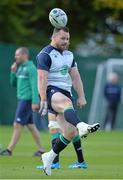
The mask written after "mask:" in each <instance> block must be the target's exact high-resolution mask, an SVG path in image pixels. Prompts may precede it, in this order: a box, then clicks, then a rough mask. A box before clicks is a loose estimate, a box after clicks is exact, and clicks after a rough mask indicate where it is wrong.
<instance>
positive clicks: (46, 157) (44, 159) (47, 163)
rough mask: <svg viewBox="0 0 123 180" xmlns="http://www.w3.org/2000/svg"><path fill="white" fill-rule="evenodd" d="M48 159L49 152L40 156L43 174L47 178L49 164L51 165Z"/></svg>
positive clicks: (49, 171)
mask: <svg viewBox="0 0 123 180" xmlns="http://www.w3.org/2000/svg"><path fill="white" fill-rule="evenodd" d="M49 157H50V154H49V152H48V153H44V154H42V162H43V167H44V168H43V170H44V173H45V174H46V175H47V176H51V164H52V161H51V160H50V158H49Z"/></svg>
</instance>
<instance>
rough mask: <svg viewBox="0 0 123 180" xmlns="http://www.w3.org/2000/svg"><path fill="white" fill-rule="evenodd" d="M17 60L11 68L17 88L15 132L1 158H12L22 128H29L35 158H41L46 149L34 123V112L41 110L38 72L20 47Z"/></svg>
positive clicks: (11, 75)
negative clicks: (33, 144)
mask: <svg viewBox="0 0 123 180" xmlns="http://www.w3.org/2000/svg"><path fill="white" fill-rule="evenodd" d="M15 59H16V62H14V63H13V64H12V66H11V74H10V82H11V84H12V85H13V86H15V87H17V99H18V103H17V109H16V115H15V120H14V124H13V126H14V130H13V134H12V138H11V141H10V143H9V145H8V146H7V149H5V150H3V151H2V152H0V155H1V156H11V155H12V151H13V149H14V147H15V145H16V144H17V142H18V141H19V138H20V136H21V132H22V128H23V127H24V126H27V128H28V129H29V131H30V132H31V134H32V136H33V138H34V141H35V143H36V145H37V148H38V151H36V152H35V153H34V156H41V155H42V153H44V149H43V147H42V144H41V142H40V133H39V131H38V129H37V128H36V126H35V124H34V123H33V111H37V110H38V109H39V96H38V88H37V71H36V67H35V65H34V64H33V62H32V61H29V51H28V49H27V48H25V47H20V48H18V49H17V50H16V51H15Z"/></svg>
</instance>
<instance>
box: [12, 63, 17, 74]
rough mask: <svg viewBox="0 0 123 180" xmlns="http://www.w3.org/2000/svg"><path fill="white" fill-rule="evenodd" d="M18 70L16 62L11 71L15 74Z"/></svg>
mask: <svg viewBox="0 0 123 180" xmlns="http://www.w3.org/2000/svg"><path fill="white" fill-rule="evenodd" d="M16 70H17V63H16V62H14V63H13V64H12V66H11V71H13V72H15V71H16Z"/></svg>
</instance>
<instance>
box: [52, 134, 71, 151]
mask: <svg viewBox="0 0 123 180" xmlns="http://www.w3.org/2000/svg"><path fill="white" fill-rule="evenodd" d="M69 143H70V141H69V140H67V139H66V138H65V137H64V136H63V135H60V138H59V141H58V142H57V143H56V144H55V146H54V147H53V151H54V152H55V153H56V154H59V153H60V152H61V151H62V150H63V149H65V148H66V147H67V145H68V144H69Z"/></svg>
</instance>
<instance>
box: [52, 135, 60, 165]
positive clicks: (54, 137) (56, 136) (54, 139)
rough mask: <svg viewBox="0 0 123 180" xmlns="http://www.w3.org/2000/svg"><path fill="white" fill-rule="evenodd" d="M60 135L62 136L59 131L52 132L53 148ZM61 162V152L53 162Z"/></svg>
mask: <svg viewBox="0 0 123 180" xmlns="http://www.w3.org/2000/svg"><path fill="white" fill-rule="evenodd" d="M59 136H60V133H59V132H57V133H54V134H52V136H51V137H52V148H53V147H54V146H55V144H56V143H57V142H58V141H59ZM58 162H59V154H58V155H57V156H56V157H55V159H54V160H53V163H54V164H56V163H58Z"/></svg>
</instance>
